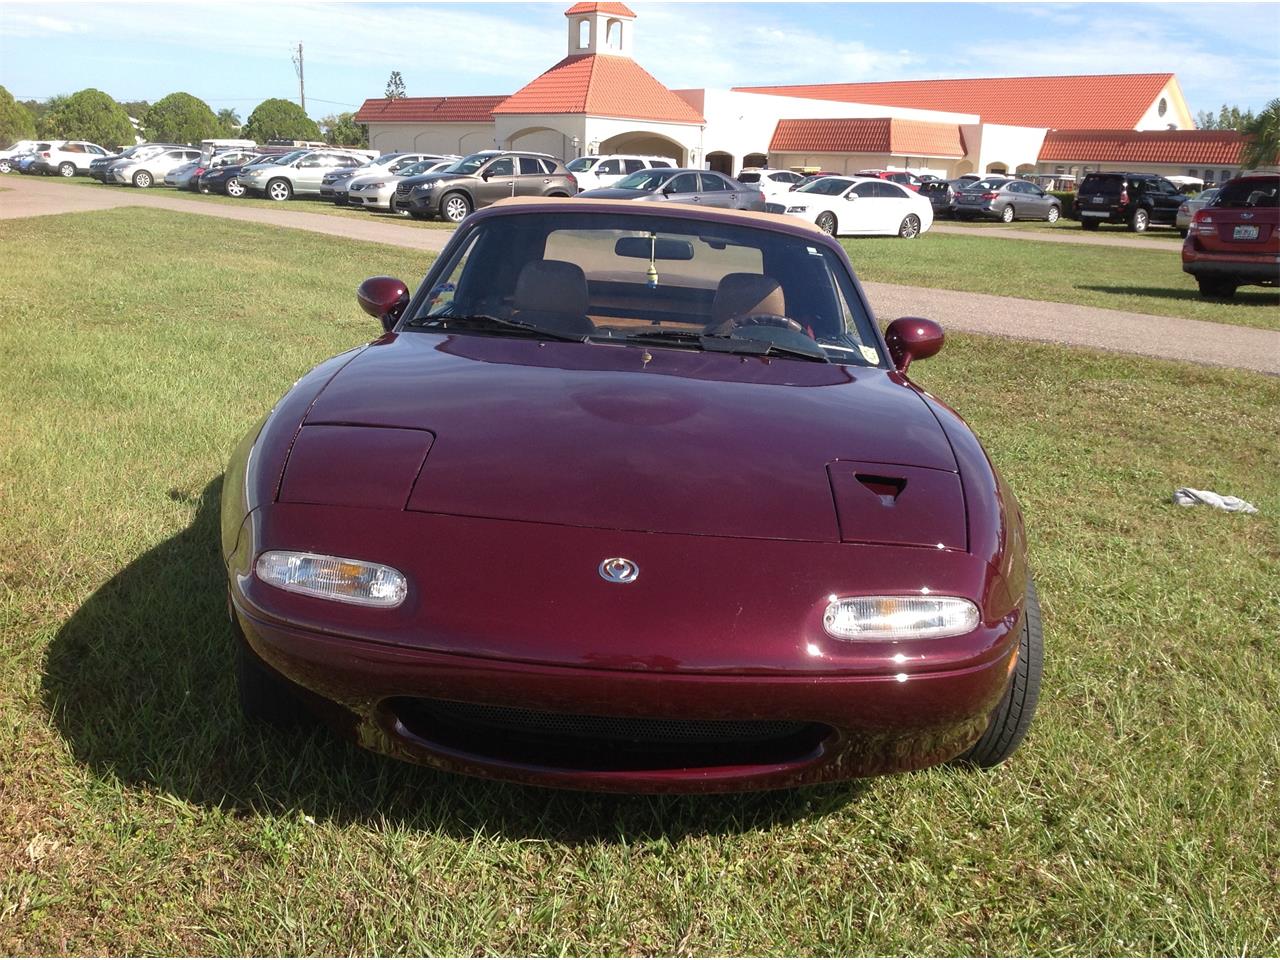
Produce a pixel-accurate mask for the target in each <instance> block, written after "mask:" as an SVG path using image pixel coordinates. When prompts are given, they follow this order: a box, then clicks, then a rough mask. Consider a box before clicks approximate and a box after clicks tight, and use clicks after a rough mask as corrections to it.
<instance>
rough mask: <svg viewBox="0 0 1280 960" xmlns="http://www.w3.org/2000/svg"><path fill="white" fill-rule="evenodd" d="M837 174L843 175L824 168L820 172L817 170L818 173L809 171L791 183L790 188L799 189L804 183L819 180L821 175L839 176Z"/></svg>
mask: <svg viewBox="0 0 1280 960" xmlns="http://www.w3.org/2000/svg"><path fill="white" fill-rule="evenodd" d="M839 176H843V174H839V173H836V172H835V171H834V170H824V171H821V172H819V173H810V174H806V175H805V176H804V177H803V178H801V179H800V180H799V181H797V182H796V183H794V184H792V185H791V189H792V190H799V189H800V188H801V187H803V186H804V185H805V184H807V183H813V181H815V180H821V179H822V178H823V177H839Z"/></svg>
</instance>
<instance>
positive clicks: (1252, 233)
mask: <svg viewBox="0 0 1280 960" xmlns="http://www.w3.org/2000/svg"><path fill="white" fill-rule="evenodd" d="M1231 239H1232V240H1257V239H1258V228H1257V227H1256V226H1255V225H1254V224H1251V223H1239V224H1236V228H1235V229H1234V230H1232V231H1231Z"/></svg>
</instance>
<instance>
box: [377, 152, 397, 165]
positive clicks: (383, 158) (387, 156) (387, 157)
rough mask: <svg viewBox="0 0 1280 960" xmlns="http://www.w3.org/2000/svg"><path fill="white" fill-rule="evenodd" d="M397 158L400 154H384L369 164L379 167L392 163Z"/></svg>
mask: <svg viewBox="0 0 1280 960" xmlns="http://www.w3.org/2000/svg"><path fill="white" fill-rule="evenodd" d="M398 156H400V154H398V153H384V154H383V155H382V156H380V157H378V158H376V159H374V160H371V161H370V163H372V164H373V165H374V166H381V165H382V164H384V163H391V162H393V161H394V160H395V159H396V157H398Z"/></svg>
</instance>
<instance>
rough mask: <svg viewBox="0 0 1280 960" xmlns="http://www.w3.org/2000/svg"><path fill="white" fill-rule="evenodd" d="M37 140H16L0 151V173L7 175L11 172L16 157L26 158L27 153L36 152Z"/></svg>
mask: <svg viewBox="0 0 1280 960" xmlns="http://www.w3.org/2000/svg"><path fill="white" fill-rule="evenodd" d="M39 142H40V141H38V140H18V141H16V142H14V143H12V144H10V145H9V147H8V148H7V149H5V150H0V173H9V172H10V171H12V170H13V165H14V161H16V160H17V159H18V157H23V156H26V155H27V154H28V153H35V152H36V149H37V147H36V145H37V144H38V143H39Z"/></svg>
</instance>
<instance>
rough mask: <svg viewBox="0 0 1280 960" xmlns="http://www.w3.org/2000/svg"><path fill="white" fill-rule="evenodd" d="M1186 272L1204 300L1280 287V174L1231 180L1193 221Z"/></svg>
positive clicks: (1186, 242)
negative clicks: (1245, 288) (1247, 289)
mask: <svg viewBox="0 0 1280 960" xmlns="http://www.w3.org/2000/svg"><path fill="white" fill-rule="evenodd" d="M1182 269H1183V270H1184V271H1185V272H1186V273H1189V274H1191V275H1192V276H1193V277H1195V278H1196V282H1197V283H1199V284H1200V295H1201V296H1202V297H1222V298H1225V299H1230V298H1231V297H1233V296H1235V292H1236V288H1237V287H1240V286H1248V285H1254V286H1263V287H1274V286H1278V285H1280V175H1276V174H1274V173H1270V174H1258V175H1256V176H1251V177H1237V178H1236V179H1234V180H1228V181H1227V183H1226V184H1225V185H1224V186H1223V187H1222V189H1221V190H1219V191H1218V195H1217V196H1216V197H1215V198H1214V200H1213V202H1212V203H1211V204H1210V205H1209V206H1207V207H1204V208H1203V209H1201V210H1199V211H1197V212H1196V215H1195V216H1194V217H1193V218H1192V220H1191V229H1190V232H1189V233H1188V234H1187V239H1186V240H1184V241H1183V243H1182Z"/></svg>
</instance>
